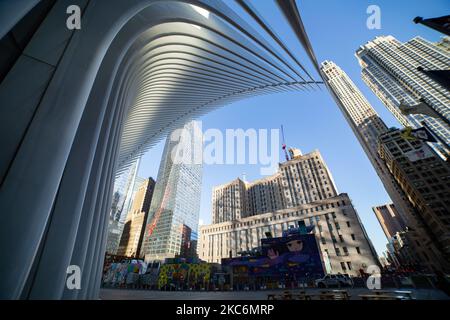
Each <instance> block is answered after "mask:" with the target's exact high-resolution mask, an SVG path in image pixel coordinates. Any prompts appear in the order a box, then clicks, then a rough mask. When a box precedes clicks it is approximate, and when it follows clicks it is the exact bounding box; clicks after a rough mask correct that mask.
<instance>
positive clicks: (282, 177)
mask: <svg viewBox="0 0 450 320" xmlns="http://www.w3.org/2000/svg"><path fill="white" fill-rule="evenodd" d="M239 186H241V187H239ZM233 188H235V189H233ZM268 190H269V191H270V192H269V191H268ZM233 192H234V193H233ZM255 193H259V196H258V197H255ZM238 194H239V196H237V195H238ZM274 194H279V195H277V197H279V199H278V200H274V199H271V195H272V196H273V195H274ZM213 195H214V196H215V199H214V200H213V212H212V213H213V216H216V218H213V220H215V221H216V223H213V224H211V225H204V226H201V228H200V242H199V256H200V258H201V259H202V260H206V261H208V262H220V261H221V259H222V258H228V257H230V256H232V257H236V256H238V255H239V254H241V253H242V252H249V251H252V250H255V249H257V248H258V247H259V246H260V241H261V239H263V238H265V237H268V235H269V234H270V236H274V237H281V236H282V235H283V234H284V233H286V232H288V231H289V230H292V229H293V228H300V227H302V226H303V227H308V228H312V229H313V230H314V233H315V237H316V241H317V244H318V246H319V250H320V252H321V254H322V259H323V261H324V265H325V269H326V270H327V272H329V273H339V272H340V273H348V274H351V275H359V270H360V269H364V270H365V269H366V268H367V267H368V266H370V265H377V264H378V262H377V258H376V253H375V250H374V248H373V246H372V244H371V242H370V240H369V238H368V236H367V233H366V231H365V229H364V226H363V225H362V223H361V221H360V219H359V216H358V213H357V212H356V210H355V208H354V207H353V205H352V202H351V200H350V198H349V196H348V195H347V194H345V193H341V194H339V193H338V191H337V188H336V186H335V184H334V181H333V177H332V175H331V173H330V172H329V170H328V167H327V165H326V163H325V161H324V160H323V158H322V156H321V154H320V152H319V151H318V150H315V151H313V152H310V153H308V154H305V155H302V154H301V153H300V152H297V153H296V156H295V157H292V158H291V159H290V160H289V161H286V162H284V163H281V164H280V166H279V170H278V172H277V173H276V174H275V175H273V176H271V177H267V178H265V179H261V180H257V181H254V182H252V183H248V182H243V181H242V180H240V179H237V180H235V181H233V182H231V183H229V184H225V185H222V186H219V187H217V188H215V189H214V192H213ZM242 197H244V198H245V201H244V202H242V201H241V200H242ZM223 199H226V205H225V206H222V204H223V202H222V200H223ZM242 203H245V204H246V205H242ZM270 203H272V204H271V205H269V204H270ZM216 207H222V208H221V209H223V210H221V211H218V210H217V208H216ZM236 208H240V210H243V211H242V212H240V213H239V214H237V212H236V213H235V214H227V212H233V211H235V209H236ZM255 208H257V209H255ZM258 208H259V209H258Z"/></svg>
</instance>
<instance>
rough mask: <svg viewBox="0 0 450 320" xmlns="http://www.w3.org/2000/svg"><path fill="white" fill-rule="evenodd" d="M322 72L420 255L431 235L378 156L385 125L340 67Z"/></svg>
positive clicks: (424, 261) (325, 67)
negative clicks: (379, 139)
mask: <svg viewBox="0 0 450 320" xmlns="http://www.w3.org/2000/svg"><path fill="white" fill-rule="evenodd" d="M321 69H322V73H323V76H324V78H325V80H326V81H327V84H328V86H329V88H330V89H331V94H332V96H333V98H334V99H335V101H336V103H337V105H338V106H339V108H340V109H341V111H342V113H343V114H344V117H345V119H346V120H347V122H348V123H349V125H350V127H351V128H352V130H353V133H354V134H355V135H356V137H357V138H358V140H359V142H360V144H361V146H362V147H363V149H364V151H365V153H366V155H367V157H368V158H369V160H370V162H371V163H372V165H373V167H374V169H375V171H376V172H377V174H378V177H379V178H380V180H381V182H382V183H383V186H384V188H385V189H386V192H387V193H388V195H389V197H390V198H391V200H392V202H393V203H394V206H395V208H396V209H397V211H398V213H399V215H400V216H401V218H402V220H403V221H404V222H405V225H404V227H405V228H406V227H409V228H408V231H407V235H408V237H409V238H410V239H414V241H409V248H410V249H411V251H412V252H423V250H424V246H423V245H421V244H426V243H431V242H432V239H431V238H430V234H429V233H428V232H427V231H426V226H425V225H424V223H423V221H422V219H421V218H420V216H419V215H418V212H417V209H415V208H414V207H413V205H412V203H411V202H410V201H409V199H408V195H407V193H406V192H405V190H403V189H402V188H401V186H400V185H399V183H398V181H397V180H396V179H395V177H394V175H393V174H392V173H391V171H390V170H389V168H388V166H387V164H386V162H385V161H383V159H382V158H381V157H380V156H379V154H378V138H379V136H380V135H382V134H384V133H385V132H387V131H388V129H387V127H386V125H385V124H384V122H383V121H382V119H381V118H380V117H379V116H378V114H377V113H376V111H375V110H374V109H373V107H372V106H371V105H370V104H369V102H368V101H367V99H366V98H365V97H364V96H363V94H362V93H361V91H359V89H358V88H357V87H356V85H355V84H354V83H353V81H352V80H351V79H350V78H349V77H348V76H347V74H346V73H345V72H344V71H343V70H342V69H341V68H339V66H337V65H336V64H335V63H334V62H331V61H324V62H323V63H322V65H321ZM416 260H420V261H421V262H422V265H425V266H426V265H429V262H428V259H427V258H426V257H425V256H424V255H419V254H418V255H417V259H416Z"/></svg>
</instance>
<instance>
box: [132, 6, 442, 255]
mask: <svg viewBox="0 0 450 320" xmlns="http://www.w3.org/2000/svg"><path fill="white" fill-rule="evenodd" d="M227 3H230V6H232V8H233V9H235V8H237V7H235V6H234V5H233V4H232V3H231V2H230V1H227ZM253 3H254V6H255V7H256V8H257V9H258V10H259V11H260V12H261V14H263V15H264V16H265V17H266V19H267V21H268V22H269V23H270V24H271V26H272V27H273V28H274V29H275V30H276V31H277V33H278V34H279V35H280V36H281V37H282V38H283V40H284V41H285V42H286V43H287V44H288V46H289V48H290V49H291V50H292V52H294V54H296V55H297V56H298V57H299V58H300V59H301V61H302V62H305V64H306V65H307V66H308V70H313V68H312V67H311V64H310V63H309V61H308V60H307V58H306V56H305V54H304V52H303V50H302V48H301V46H300V44H299V43H298V42H297V41H296V39H295V37H294V35H293V34H292V32H291V31H290V29H289V27H288V26H287V24H286V23H285V22H284V20H283V19H281V15H280V14H279V12H278V11H277V8H276V6H275V5H274V4H273V1H272V0H258V1H253ZM297 3H298V7H299V9H300V12H301V14H302V19H303V22H304V24H305V27H306V30H307V32H308V35H309V37H310V40H311V43H312V45H313V48H314V51H315V53H316V56H317V59H318V61H319V62H321V61H323V60H333V61H334V62H336V63H337V64H338V65H339V66H340V67H341V68H342V69H343V70H344V71H345V72H346V73H347V74H348V75H349V76H350V78H351V79H352V80H353V81H354V82H355V83H356V85H357V86H358V87H359V89H360V90H361V91H362V92H363V94H364V95H365V96H366V97H367V99H368V100H369V102H370V103H371V104H372V105H373V107H374V108H375V109H376V110H377V112H378V113H379V114H380V116H381V117H382V118H383V120H384V121H385V122H386V123H387V125H388V126H397V127H398V126H399V124H398V123H397V121H396V120H395V119H394V118H393V117H392V115H391V114H390V113H389V111H387V110H386V108H385V107H384V105H382V103H381V102H380V101H379V100H378V99H377V98H376V96H375V95H374V94H373V93H372V92H371V91H370V89H369V88H368V87H367V86H366V85H365V84H364V83H363V81H362V80H361V77H360V68H359V65H358V63H357V60H356V58H355V57H354V52H355V50H356V49H357V48H358V47H359V46H360V45H361V44H363V43H365V42H367V41H369V40H372V39H373V38H374V37H376V36H379V35H393V36H394V37H396V38H397V39H398V40H400V41H407V40H409V39H411V38H413V37H414V36H417V35H419V36H422V37H424V38H425V39H427V40H430V41H437V40H439V38H440V37H441V36H442V35H441V34H439V33H438V32H436V31H433V30H431V29H429V28H427V27H425V26H422V25H416V24H414V23H413V22H412V19H413V18H414V17H416V16H423V17H436V16H441V15H445V14H448V12H449V9H450V6H449V5H448V1H446V0H433V1H423V0H422V1H419V0H407V1H400V0H396V1H392V0H384V1H364V0H345V1H344V0H303V1H300V0H298V1H297ZM371 4H375V5H378V6H379V7H380V9H381V29H380V30H369V29H367V27H366V19H367V17H368V14H367V13H366V9H367V7H368V6H369V5H371ZM236 10H238V9H236ZM238 13H241V12H240V11H239V12H238ZM199 120H202V122H203V129H204V130H206V129H208V128H216V129H219V130H221V131H222V132H223V133H225V129H237V128H242V129H244V130H246V129H249V128H255V129H272V128H275V129H276V128H279V127H280V125H281V124H283V125H284V128H285V136H286V142H287V144H288V146H293V147H298V148H300V149H301V150H302V151H303V153H308V152H310V151H312V150H314V149H319V150H320V152H321V153H322V155H323V157H324V159H325V161H326V163H327V164H328V166H329V168H330V170H331V173H332V175H333V177H334V180H335V182H336V185H337V187H338V190H339V192H346V193H348V194H349V196H350V198H351V199H352V201H353V204H354V206H355V208H356V210H357V211H358V213H359V215H360V217H361V219H362V221H363V223H364V226H365V228H366V230H367V232H368V234H369V237H370V238H371V240H372V242H373V244H374V245H375V248H376V249H377V251H378V253H379V254H381V252H382V251H384V250H385V244H386V242H387V241H386V238H385V237H384V234H383V232H382V230H381V228H380V226H379V224H378V222H377V220H376V218H375V216H374V214H373V212H372V209H371V208H372V207H373V206H376V205H380V204H383V203H386V202H388V201H389V197H388V196H387V194H386V192H385V191H384V188H383V186H382V184H381V182H380V181H379V179H378V177H377V175H376V173H375V171H374V169H373V168H372V166H371V164H370V163H369V161H368V159H367V157H366V156H365V154H364V152H363V150H362V148H361V146H360V145H359V143H358V141H357V140H356V137H355V136H354V135H353V133H352V131H351V129H350V128H349V127H348V125H347V123H346V121H345V119H344V117H343V116H342V114H341V113H340V111H339V109H338V107H337V106H336V105H335V103H334V101H333V100H332V98H331V96H330V95H329V94H328V92H327V91H326V89H325V88H323V90H322V91H320V90H318V91H315V92H289V93H280V94H273V95H265V96H260V97H256V98H251V99H247V100H243V101H240V102H237V103H234V104H232V105H228V106H225V107H223V108H221V109H219V110H217V111H214V112H211V113H209V114H207V115H205V116H203V117H202V118H200V119H199ZM162 149H163V142H161V143H159V144H158V145H156V146H155V147H153V148H152V149H151V150H150V151H149V152H148V153H147V154H145V155H144V156H143V158H142V161H141V166H140V168H139V175H140V176H142V177H148V176H152V177H155V178H156V176H157V172H158V167H159V162H160V159H161V153H162ZM282 157H283V156H282V154H281V150H280V159H283V158H282ZM259 169H260V167H259V166H258V165H205V166H204V168H203V184H202V200H201V210H200V219H201V220H202V221H203V222H204V223H210V222H211V213H210V208H211V190H212V188H213V186H215V185H219V184H222V183H225V182H228V181H231V180H233V179H235V178H236V177H238V176H242V174H243V173H244V172H245V173H246V177H247V180H249V181H252V180H255V179H258V178H260V177H261V175H260V170H259Z"/></svg>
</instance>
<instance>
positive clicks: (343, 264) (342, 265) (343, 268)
mask: <svg viewBox="0 0 450 320" xmlns="http://www.w3.org/2000/svg"><path fill="white" fill-rule="evenodd" d="M341 268H342V270H343V271H347V267H346V266H345V263H344V262H341Z"/></svg>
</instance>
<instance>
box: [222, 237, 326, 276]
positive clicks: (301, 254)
mask: <svg viewBox="0 0 450 320" xmlns="http://www.w3.org/2000/svg"><path fill="white" fill-rule="evenodd" d="M261 246H262V250H261V256H258V257H238V258H230V259H223V260H222V265H224V266H231V267H233V271H234V273H235V274H236V273H248V275H250V276H270V277H277V276H279V277H285V276H287V275H289V276H296V277H305V276H314V277H319V276H323V275H324V269H323V263H322V259H321V256H320V251H319V247H318V245H317V242H316V238H315V236H314V234H293V235H289V236H287V237H281V238H267V239H262V240H261Z"/></svg>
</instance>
